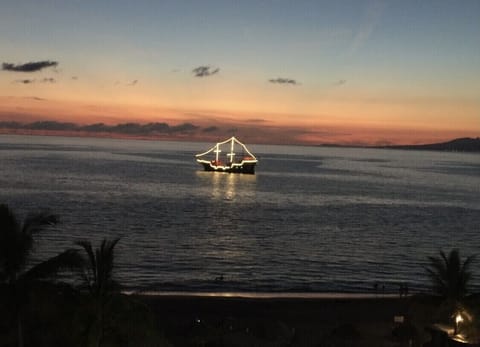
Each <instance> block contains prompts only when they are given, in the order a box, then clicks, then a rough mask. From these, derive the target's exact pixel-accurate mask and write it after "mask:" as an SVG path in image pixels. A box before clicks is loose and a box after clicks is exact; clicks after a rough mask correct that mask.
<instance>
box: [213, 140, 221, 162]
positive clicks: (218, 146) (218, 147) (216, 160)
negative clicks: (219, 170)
mask: <svg viewBox="0 0 480 347" xmlns="http://www.w3.org/2000/svg"><path fill="white" fill-rule="evenodd" d="M214 152H215V162H216V163H218V154H219V153H220V152H221V150H220V144H219V143H217V148H216V149H215V150H214ZM217 165H218V164H217Z"/></svg>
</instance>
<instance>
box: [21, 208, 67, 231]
mask: <svg viewBox="0 0 480 347" xmlns="http://www.w3.org/2000/svg"><path fill="white" fill-rule="evenodd" d="M58 221H59V219H58V217H57V216H56V215H54V214H51V213H49V212H41V213H36V214H29V215H28V216H27V217H26V218H25V221H24V222H23V228H22V232H23V233H29V234H35V233H38V232H40V231H43V230H44V229H45V227H47V226H52V225H54V224H57V223H58Z"/></svg>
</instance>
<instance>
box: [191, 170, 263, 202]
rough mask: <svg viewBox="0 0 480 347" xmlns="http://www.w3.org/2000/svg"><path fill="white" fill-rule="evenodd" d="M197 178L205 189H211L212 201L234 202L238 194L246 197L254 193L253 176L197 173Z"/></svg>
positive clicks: (254, 179)
mask: <svg viewBox="0 0 480 347" xmlns="http://www.w3.org/2000/svg"><path fill="white" fill-rule="evenodd" d="M197 177H199V178H201V180H202V181H203V183H202V184H204V186H205V187H206V188H208V187H211V197H212V198H213V199H214V200H227V201H235V198H236V197H237V195H238V194H241V195H242V196H245V195H247V196H248V195H251V194H252V193H254V192H255V185H256V176H255V175H242V174H230V173H223V172H205V171H197ZM209 183H210V184H209Z"/></svg>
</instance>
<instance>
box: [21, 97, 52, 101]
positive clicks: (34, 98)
mask: <svg viewBox="0 0 480 347" xmlns="http://www.w3.org/2000/svg"><path fill="white" fill-rule="evenodd" d="M24 99H30V100H36V101H45V100H47V99H44V98H39V97H38V96H25V97H24Z"/></svg>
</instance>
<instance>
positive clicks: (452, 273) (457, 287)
mask: <svg viewBox="0 0 480 347" xmlns="http://www.w3.org/2000/svg"><path fill="white" fill-rule="evenodd" d="M474 258H475V257H474V256H470V257H468V258H467V259H466V260H465V261H464V262H463V263H462V259H461V257H460V252H459V251H458V250H457V249H453V250H451V251H450V253H449V254H448V255H446V254H445V253H444V252H443V251H440V255H439V256H436V257H428V260H429V261H430V264H429V266H428V267H427V268H426V270H427V273H428V275H429V277H430V279H431V281H432V290H433V294H434V295H436V296H439V297H440V298H442V299H444V300H447V301H449V302H452V303H458V302H461V301H462V300H463V299H465V297H466V296H467V295H468V294H469V285H470V282H471V279H472V272H471V271H470V267H471V264H472V262H473V260H474Z"/></svg>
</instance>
